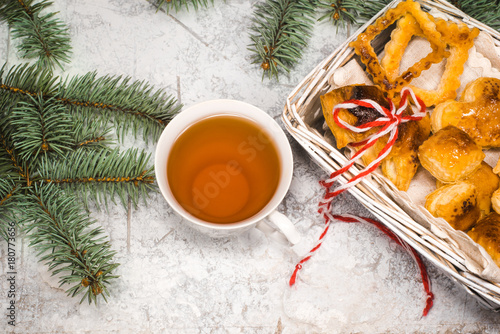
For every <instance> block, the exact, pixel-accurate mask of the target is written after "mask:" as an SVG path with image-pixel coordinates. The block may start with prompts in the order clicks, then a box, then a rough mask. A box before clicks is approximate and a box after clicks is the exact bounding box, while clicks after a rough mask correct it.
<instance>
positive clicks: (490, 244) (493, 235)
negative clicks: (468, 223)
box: [467, 212, 500, 266]
mask: <svg viewBox="0 0 500 334" xmlns="http://www.w3.org/2000/svg"><path fill="white" fill-rule="evenodd" d="M467 234H468V235H469V237H471V239H472V240H474V241H475V242H477V243H478V244H479V245H481V246H483V248H484V249H485V250H486V252H488V254H489V255H490V256H491V258H492V259H493V261H494V262H495V263H496V264H497V265H498V266H500V215H499V214H498V213H496V212H492V213H490V214H489V215H488V216H486V217H485V218H483V219H481V220H480V221H478V222H477V224H476V225H475V226H474V227H473V228H472V229H471V230H470V231H469V232H468V233H467Z"/></svg>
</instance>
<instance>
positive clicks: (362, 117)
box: [320, 85, 430, 191]
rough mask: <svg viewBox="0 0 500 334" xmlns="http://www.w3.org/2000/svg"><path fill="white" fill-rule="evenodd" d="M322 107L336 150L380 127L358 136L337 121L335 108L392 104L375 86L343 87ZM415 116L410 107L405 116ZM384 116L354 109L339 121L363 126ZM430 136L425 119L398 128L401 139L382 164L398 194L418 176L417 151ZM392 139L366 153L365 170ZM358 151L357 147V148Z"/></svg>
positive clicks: (326, 97) (382, 140)
mask: <svg viewBox="0 0 500 334" xmlns="http://www.w3.org/2000/svg"><path fill="white" fill-rule="evenodd" d="M320 98H321V105H322V108H323V115H324V117H325V120H326V124H327V125H328V127H329V128H330V130H331V131H332V133H333V135H334V137H335V139H336V142H337V148H339V149H340V148H343V147H345V146H346V145H348V144H350V143H354V142H359V141H362V140H364V139H366V138H367V137H368V136H369V135H371V134H374V133H376V132H377V131H378V130H379V129H380V127H377V128H373V129H370V130H368V131H367V132H363V133H356V132H353V131H351V130H349V129H345V128H342V127H340V126H339V125H338V124H337V123H335V121H334V117H333V108H334V107H335V106H336V105H337V104H339V103H343V102H345V101H348V100H353V99H356V100H361V99H371V100H374V101H376V102H377V103H379V104H380V105H381V106H383V107H385V108H389V103H388V101H387V100H386V99H385V97H384V94H383V93H382V91H381V90H380V89H379V88H378V87H376V86H365V85H350V86H344V87H340V88H337V89H334V90H333V91H331V92H329V93H327V94H325V95H323V96H321V97H320ZM411 113H412V110H411V107H410V106H408V107H407V109H406V110H405V111H404V114H405V115H410V114H411ZM381 116H382V115H381V114H380V113H379V112H377V111H376V110H374V109H372V108H366V107H357V108H354V109H349V110H347V109H340V110H339V113H338V117H339V119H341V120H343V121H345V122H347V123H349V124H351V125H357V126H359V125H361V124H365V123H367V122H371V121H374V120H375V119H377V118H379V117H381ZM429 134H430V118H429V117H428V116H426V117H425V118H423V119H422V120H421V121H410V122H405V123H401V124H400V125H399V127H398V138H397V140H396V143H395V144H394V145H393V147H392V149H391V152H390V153H389V155H388V156H387V157H386V158H385V159H384V160H382V163H381V168H382V173H383V174H384V175H385V176H386V177H387V178H388V179H389V180H391V181H392V183H394V185H395V186H396V187H397V188H398V189H399V190H404V191H406V190H408V187H409V186H410V182H411V180H412V178H413V176H414V175H415V173H416V172H417V168H418V166H419V162H418V157H417V155H418V147H419V146H420V145H421V144H422V143H423V142H424V140H425V139H427V138H428V137H429ZM388 138H389V135H386V136H384V137H381V138H380V139H379V140H378V141H377V142H376V143H375V144H374V145H373V146H372V147H370V148H369V149H367V150H366V152H365V153H364V155H363V156H362V160H363V163H364V164H365V166H367V165H369V164H370V163H371V162H372V161H373V160H375V159H376V158H377V156H378V154H379V153H380V151H381V150H382V149H383V148H384V147H385V145H386V144H387V141H388ZM354 149H356V147H354Z"/></svg>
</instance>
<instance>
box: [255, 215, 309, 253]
mask: <svg viewBox="0 0 500 334" xmlns="http://www.w3.org/2000/svg"><path fill="white" fill-rule="evenodd" d="M266 218H267V220H269V221H270V222H271V223H272V224H273V225H274V226H276V227H277V229H276V228H273V227H272V226H270V225H269V224H268V223H267V222H266V221H264V220H261V221H260V222H259V223H258V224H257V225H256V226H255V227H256V228H257V229H259V230H260V231H262V232H263V233H264V234H265V235H267V236H268V237H270V238H272V239H274V240H275V241H277V242H279V243H281V244H288V243H290V244H292V245H295V244H296V243H298V242H299V241H300V239H301V237H300V234H299V232H298V231H297V230H296V229H295V226H294V225H293V223H292V222H291V221H290V219H288V217H287V216H285V215H284V214H282V213H280V212H278V211H276V210H275V211H273V212H271V213H270V214H269V215H268V216H267V217H266Z"/></svg>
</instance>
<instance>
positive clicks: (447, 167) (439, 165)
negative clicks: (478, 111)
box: [418, 126, 485, 183]
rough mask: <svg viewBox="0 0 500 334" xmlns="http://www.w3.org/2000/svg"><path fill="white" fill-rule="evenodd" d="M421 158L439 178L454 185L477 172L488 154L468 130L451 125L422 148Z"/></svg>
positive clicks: (428, 168)
mask: <svg viewBox="0 0 500 334" xmlns="http://www.w3.org/2000/svg"><path fill="white" fill-rule="evenodd" d="M418 157H419V159H420V163H421V164H422V166H423V167H424V168H425V169H427V170H428V171H429V172H430V173H431V174H432V175H433V176H434V177H435V178H436V179H438V180H440V181H442V182H445V183H450V182H455V181H457V180H459V179H463V178H465V177H467V176H469V175H470V174H472V173H473V172H475V171H476V170H477V169H478V168H479V167H480V165H481V162H482V161H483V159H484V157H485V154H484V153H483V151H482V150H481V147H479V146H478V145H476V143H474V141H473V140H472V138H470V137H469V135H467V134H466V133H465V132H464V131H462V130H460V129H458V128H456V127H454V126H447V127H445V128H443V129H441V130H439V131H438V132H436V133H435V134H434V135H432V136H431V137H429V139H427V140H426V141H425V142H424V143H423V144H422V145H421V146H420V147H419V149H418Z"/></svg>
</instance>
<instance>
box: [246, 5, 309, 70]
mask: <svg viewBox="0 0 500 334" xmlns="http://www.w3.org/2000/svg"><path fill="white" fill-rule="evenodd" d="M315 9H316V1H315V0H265V1H264V2H262V3H258V4H257V5H256V9H255V11H254V14H253V15H254V17H253V19H252V22H253V24H252V26H251V27H250V31H251V33H250V39H251V40H252V44H251V45H250V47H249V50H250V51H252V52H254V55H253V56H252V60H253V63H256V64H260V66H261V68H262V69H263V70H264V72H263V73H262V78H264V76H265V75H266V74H267V75H268V77H269V78H270V79H271V78H273V77H275V78H276V79H278V75H279V73H280V72H281V71H282V70H283V71H285V72H289V71H290V67H291V66H293V65H294V64H295V63H297V61H298V60H299V59H300V58H301V57H302V50H303V49H304V48H305V47H306V46H307V44H308V39H309V37H310V35H311V32H312V28H313V24H314V19H313V17H314V13H315Z"/></svg>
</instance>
